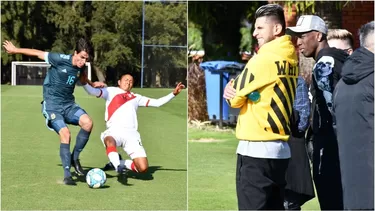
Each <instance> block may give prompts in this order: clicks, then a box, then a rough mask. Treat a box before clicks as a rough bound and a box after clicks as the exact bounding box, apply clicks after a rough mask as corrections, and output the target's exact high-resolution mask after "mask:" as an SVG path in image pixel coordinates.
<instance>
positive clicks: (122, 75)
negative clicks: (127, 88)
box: [118, 73, 134, 80]
mask: <svg viewBox="0 0 375 211" xmlns="http://www.w3.org/2000/svg"><path fill="white" fill-rule="evenodd" d="M126 75H130V76H131V77H133V75H132V74H130V73H124V74H121V75H120V77H119V79H118V80H121V79H122V77H124V76H126ZM133 79H134V77H133Z"/></svg>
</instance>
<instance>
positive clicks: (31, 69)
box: [12, 62, 91, 86]
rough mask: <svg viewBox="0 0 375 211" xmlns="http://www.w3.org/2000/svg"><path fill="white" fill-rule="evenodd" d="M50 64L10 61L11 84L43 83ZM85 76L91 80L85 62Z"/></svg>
mask: <svg viewBox="0 0 375 211" xmlns="http://www.w3.org/2000/svg"><path fill="white" fill-rule="evenodd" d="M49 67H50V65H49V64H48V63H47V62H12V86H16V85H43V81H44V78H45V77H46V75H47V71H48V68H49ZM85 71H87V77H88V79H89V80H91V65H90V63H89V62H86V70H85Z"/></svg>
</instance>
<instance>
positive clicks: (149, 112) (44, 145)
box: [1, 86, 187, 210]
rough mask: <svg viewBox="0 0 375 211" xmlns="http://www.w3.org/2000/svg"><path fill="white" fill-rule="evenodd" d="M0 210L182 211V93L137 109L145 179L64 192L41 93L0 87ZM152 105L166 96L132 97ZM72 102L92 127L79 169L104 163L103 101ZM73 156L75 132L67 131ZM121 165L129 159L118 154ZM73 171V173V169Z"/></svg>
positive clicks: (79, 98) (110, 176)
mask: <svg viewBox="0 0 375 211" xmlns="http://www.w3.org/2000/svg"><path fill="white" fill-rule="evenodd" d="M1 88H2V90H1V95H2V96H1V100H2V103H1V120H2V124H1V189H2V198H1V202H2V203H1V209H2V210H42V209H43V210H184V209H185V210H186V207H187V185H186V184H187V142H186V137H187V134H186V132H187V125H186V111H187V109H186V100H187V97H186V91H183V92H182V93H181V94H180V95H179V96H177V97H176V98H175V99H173V100H172V101H171V102H169V103H168V104H166V105H164V106H162V107H160V108H143V107H140V108H139V109H138V120H139V132H140V134H141V138H142V142H143V145H144V147H145V149H146V152H147V155H148V159H149V165H150V168H149V172H148V173H146V174H143V175H139V174H132V173H130V174H128V176H127V177H120V178H118V177H117V173H116V172H114V171H108V172H107V182H106V186H105V187H104V188H101V189H90V188H88V186H87V184H86V183H85V181H84V180H82V178H81V181H79V182H78V186H76V187H74V186H73V187H72V186H65V185H62V179H63V169H62V167H61V161H60V157H59V138H58V136H57V135H56V133H55V132H53V131H49V130H48V129H47V128H46V126H45V120H44V117H43V116H42V114H41V104H40V101H41V100H42V87H41V86H2V87H1ZM133 91H134V92H136V93H139V94H142V95H145V96H148V97H153V98H158V97H162V96H164V95H166V94H168V93H170V92H171V91H172V89H134V90H133ZM75 96H76V102H77V103H78V104H79V105H80V106H81V107H82V108H84V109H85V110H86V111H87V113H88V114H89V115H90V116H91V118H92V119H93V121H94V129H93V131H92V133H91V137H90V140H89V142H88V144H87V145H86V148H85V149H84V151H83V152H82V153H81V156H80V159H81V164H82V166H83V168H84V169H86V170H88V169H90V168H94V167H99V168H101V167H103V166H104V164H105V163H107V162H108V158H107V156H106V154H105V148H104V147H103V145H102V143H101V141H100V133H101V132H102V131H104V129H105V123H104V109H105V101H104V100H103V99H96V98H95V97H93V96H88V95H87V94H86V93H85V91H84V90H83V89H82V88H81V87H77V88H76V92H75ZM69 129H70V130H71V134H72V144H71V149H73V147H74V144H75V136H76V134H77V133H78V131H79V127H76V126H69ZM120 150H121V149H119V152H121V154H122V155H123V157H127V156H126V155H125V153H124V152H123V151H120ZM71 171H73V168H72V169H71Z"/></svg>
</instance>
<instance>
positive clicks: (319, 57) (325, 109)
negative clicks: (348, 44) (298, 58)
mask: <svg viewBox="0 0 375 211" xmlns="http://www.w3.org/2000/svg"><path fill="white" fill-rule="evenodd" d="M327 31H328V29H327V26H326V24H325V22H324V21H323V20H322V19H321V18H320V17H318V16H315V15H303V16H301V17H300V18H299V19H298V21H297V24H296V26H295V27H288V28H287V33H289V34H292V35H295V36H297V37H298V40H297V46H298V48H299V50H300V52H301V53H302V54H303V55H304V56H305V57H313V58H314V60H315V61H316V63H315V65H314V68H313V80H312V83H311V88H310V92H311V94H312V96H313V100H312V104H311V106H312V109H311V114H312V118H311V129H312V133H313V179H314V182H315V188H316V192H317V196H318V200H319V204H320V208H321V209H322V210H342V208H343V201H342V186H341V175H340V162H339V155H338V147H337V138H336V134H335V130H334V125H335V123H334V119H333V117H332V109H333V103H332V93H333V90H334V87H335V86H336V84H337V82H338V81H339V79H340V75H341V68H342V65H343V63H344V61H345V59H346V58H347V56H348V54H347V53H346V52H344V51H342V50H339V49H336V48H330V47H329V45H328V43H327Z"/></svg>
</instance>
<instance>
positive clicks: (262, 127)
mask: <svg viewBox="0 0 375 211" xmlns="http://www.w3.org/2000/svg"><path fill="white" fill-rule="evenodd" d="M297 63H298V60H297V55H296V51H295V48H294V46H293V44H292V42H291V37H290V36H289V35H285V36H282V37H279V38H276V39H275V40H272V41H270V42H268V43H266V44H264V45H263V46H262V47H261V48H260V49H259V51H258V54H257V55H256V56H254V57H253V58H251V59H250V61H249V62H248V63H247V64H246V66H245V69H244V70H243V71H242V73H241V74H240V75H239V76H238V77H237V78H236V79H235V80H234V82H233V87H234V88H235V89H236V96H235V97H234V98H233V99H231V100H228V101H227V102H228V103H229V105H230V106H231V107H233V108H241V111H240V114H239V116H238V121H237V128H236V136H237V138H238V139H240V140H249V141H276V140H283V141H287V140H288V138H289V135H290V126H289V124H290V116H291V114H292V108H293V102H294V96H295V92H296V87H297V78H298V64H297ZM253 91H258V92H259V93H260V99H259V100H258V101H257V102H252V101H251V100H250V99H248V97H247V95H248V94H250V93H251V92H253Z"/></svg>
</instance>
